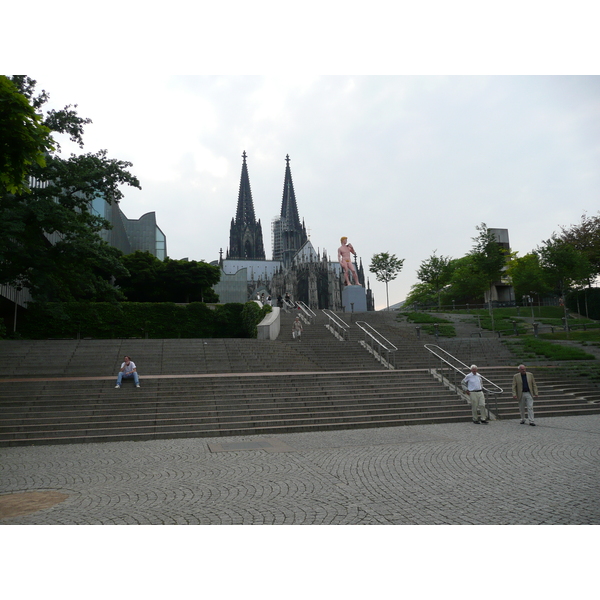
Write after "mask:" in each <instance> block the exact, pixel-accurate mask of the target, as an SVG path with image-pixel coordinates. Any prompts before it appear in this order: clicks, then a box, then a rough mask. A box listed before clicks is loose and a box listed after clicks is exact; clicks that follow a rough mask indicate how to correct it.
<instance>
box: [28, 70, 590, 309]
mask: <svg viewBox="0 0 600 600" xmlns="http://www.w3.org/2000/svg"><path fill="white" fill-rule="evenodd" d="M30 75H31V76H32V77H34V78H37V79H38V83H39V87H40V88H44V89H46V90H47V91H49V92H50V94H51V97H52V103H53V104H56V105H62V104H65V103H77V104H78V105H79V107H78V110H79V114H80V115H82V116H86V117H90V118H92V120H93V124H92V125H89V126H88V127H87V130H86V135H85V141H86V150H88V151H95V150H98V149H100V148H106V149H107V150H108V152H109V155H110V156H111V157H116V158H119V159H124V160H128V161H131V162H132V163H133V167H132V168H131V171H132V172H133V173H134V174H135V175H136V176H137V177H138V178H139V180H140V182H141V184H142V190H141V191H139V190H136V189H129V190H125V198H124V199H123V201H122V203H121V208H122V209H123V211H124V212H125V214H126V215H127V216H128V217H129V218H139V217H140V216H142V215H143V214H144V213H146V212H149V211H155V212H156V217H157V222H158V224H159V226H160V227H161V229H162V230H163V231H164V233H165V234H166V236H167V247H168V254H169V256H170V257H171V258H183V257H189V258H190V259H194V260H201V259H202V260H206V261H211V260H215V259H217V258H218V256H219V249H220V248H222V249H223V250H224V251H226V249H227V247H228V244H229V228H230V222H231V219H232V217H234V216H235V210H236V205H237V196H238V188H239V182H240V172H241V164H242V157H241V155H242V152H243V151H246V153H247V155H248V158H247V162H248V171H249V175H250V183H251V186H252V196H253V199H254V208H255V212H256V216H257V218H259V219H261V222H262V228H263V236H264V240H265V252H266V254H267V257H268V258H270V257H271V230H270V225H271V219H272V218H273V217H274V216H276V215H278V214H279V211H280V207H281V198H282V193H283V179H284V171H285V157H286V154H289V156H290V159H291V162H290V165H291V169H292V177H293V181H294V189H295V192H296V199H297V202H298V210H299V213H300V218H301V219H304V221H305V223H306V226H307V228H308V229H309V232H310V239H311V242H312V243H313V245H314V246H315V247H316V248H317V249H320V250H323V249H326V250H327V252H328V253H330V255H333V254H335V252H336V250H337V247H338V246H339V239H340V237H341V236H342V235H345V236H348V238H349V240H350V241H351V242H352V243H353V245H354V247H355V248H356V250H357V253H358V255H359V256H360V257H361V258H362V261H363V264H364V266H365V268H368V265H369V263H370V259H371V257H372V256H373V254H375V253H379V252H383V251H387V252H391V253H393V254H396V256H398V257H399V258H404V259H405V263H404V268H403V270H402V272H401V273H400V274H399V276H398V278H397V279H396V280H395V281H394V282H392V283H391V284H390V303H391V304H393V303H395V302H398V301H400V300H403V299H404V297H405V296H406V294H407V293H408V291H409V290H410V287H411V285H413V284H414V283H415V282H416V275H415V271H416V270H417V268H418V267H419V265H420V263H421V261H423V260H425V259H427V258H428V257H429V256H430V255H431V254H432V252H433V251H434V250H437V252H438V254H443V255H448V256H451V257H454V258H458V257H460V256H463V255H464V254H466V253H467V252H468V251H469V250H470V249H471V247H472V244H473V241H472V238H473V237H474V236H475V235H477V231H476V229H475V227H476V226H477V225H479V224H480V223H482V222H485V223H486V224H487V225H488V226H489V227H497V228H506V229H508V230H509V236H510V243H511V247H512V249H513V250H516V251H518V252H519V253H520V254H521V255H522V254H525V253H527V252H529V251H530V250H532V249H533V248H535V247H536V246H537V245H538V244H539V243H540V242H541V241H542V240H544V239H547V238H548V237H549V236H550V235H551V234H552V232H554V231H558V229H559V226H560V225H569V224H572V223H576V222H578V221H579V218H580V217H581V215H582V214H583V213H584V212H586V211H587V212H588V214H594V213H595V212H596V211H597V210H599V209H600V168H599V165H600V77H597V76H591V77H590V76H314V77H309V76H298V77H289V78H282V77H270V76H264V77H263V76H260V77H259V76H199V75H190V76H161V75H157V76H155V77H153V78H152V80H151V81H148V80H147V78H145V77H139V78H138V77H135V76H131V75H127V76H122V77H121V76H118V75H117V76H115V75H111V76H110V78H107V79H105V80H104V79H102V78H97V77H93V78H91V77H90V78H87V77H83V78H82V79H74V78H72V77H70V76H69V77H60V76H51V77H46V76H38V75H37V74H36V73H34V72H31V73H30ZM369 280H370V283H371V287H372V288H373V289H374V293H375V299H376V306H377V308H382V307H384V306H385V304H386V298H385V286H384V284H381V283H379V282H377V281H376V280H375V277H374V275H373V274H369Z"/></svg>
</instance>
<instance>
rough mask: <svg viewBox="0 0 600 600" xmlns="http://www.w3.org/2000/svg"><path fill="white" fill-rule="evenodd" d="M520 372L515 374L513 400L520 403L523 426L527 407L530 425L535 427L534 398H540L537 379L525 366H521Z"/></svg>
mask: <svg viewBox="0 0 600 600" xmlns="http://www.w3.org/2000/svg"><path fill="white" fill-rule="evenodd" d="M518 368H519V372H518V373H516V374H515V376H514V377H513V381H512V393H513V398H516V399H517V400H518V401H519V412H520V413H521V425H523V424H524V423H525V406H527V418H528V419H529V424H530V425H535V421H534V420H533V398H534V396H535V397H536V398H537V397H538V395H539V394H538V387H537V383H536V382H535V377H534V376H533V375H532V374H531V373H528V372H527V369H526V368H525V365H519V367H518Z"/></svg>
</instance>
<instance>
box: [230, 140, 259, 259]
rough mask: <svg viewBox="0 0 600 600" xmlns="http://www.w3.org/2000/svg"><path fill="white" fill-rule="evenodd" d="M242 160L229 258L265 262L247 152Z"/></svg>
mask: <svg viewBox="0 0 600 600" xmlns="http://www.w3.org/2000/svg"><path fill="white" fill-rule="evenodd" d="M242 158H243V159H244V161H243V163H242V176H241V179H240V192H239V195H238V203H237V211H236V215H235V219H231V229H230V232H229V250H228V251H227V258H231V259H240V258H242V259H243V258H246V259H254V260H265V247H264V244H263V236H262V226H261V224H260V219H259V220H258V221H256V217H255V215H254V203H253V202H252V191H251V190H250V178H249V177H248V166H247V165H246V151H245V150H244V153H243V154H242Z"/></svg>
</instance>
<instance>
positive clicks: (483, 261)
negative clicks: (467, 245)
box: [470, 223, 507, 307]
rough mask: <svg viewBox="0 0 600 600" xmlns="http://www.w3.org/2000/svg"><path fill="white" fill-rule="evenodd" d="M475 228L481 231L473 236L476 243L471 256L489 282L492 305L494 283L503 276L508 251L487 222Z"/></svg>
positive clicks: (476, 266)
mask: <svg viewBox="0 0 600 600" xmlns="http://www.w3.org/2000/svg"><path fill="white" fill-rule="evenodd" d="M475 229H477V231H479V234H478V235H477V236H476V237H474V238H473V241H474V242H475V244H474V245H473V249H472V250H471V252H470V256H471V257H472V259H473V264H474V265H475V268H476V269H477V270H479V272H480V273H481V275H482V277H484V278H485V280H486V282H487V287H488V290H489V292H490V307H491V301H492V285H493V284H494V283H495V282H496V281H498V280H499V279H500V278H501V276H502V270H503V269H504V267H505V266H506V258H507V256H506V254H507V253H506V251H505V250H504V249H503V248H502V246H500V244H499V243H498V240H497V239H496V236H495V235H494V234H493V233H492V232H491V231H490V230H489V229H488V227H487V225H486V224H485V223H481V225H478V226H477V227H476V228H475Z"/></svg>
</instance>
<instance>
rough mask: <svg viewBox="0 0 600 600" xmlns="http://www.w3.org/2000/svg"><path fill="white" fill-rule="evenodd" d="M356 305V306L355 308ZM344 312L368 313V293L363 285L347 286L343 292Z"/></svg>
mask: <svg viewBox="0 0 600 600" xmlns="http://www.w3.org/2000/svg"><path fill="white" fill-rule="evenodd" d="M353 305H354V306H353ZM342 306H343V307H344V312H347V313H349V312H353V311H354V312H367V292H366V290H365V288H364V287H362V286H361V285H347V286H345V287H344V290H343V291H342Z"/></svg>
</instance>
